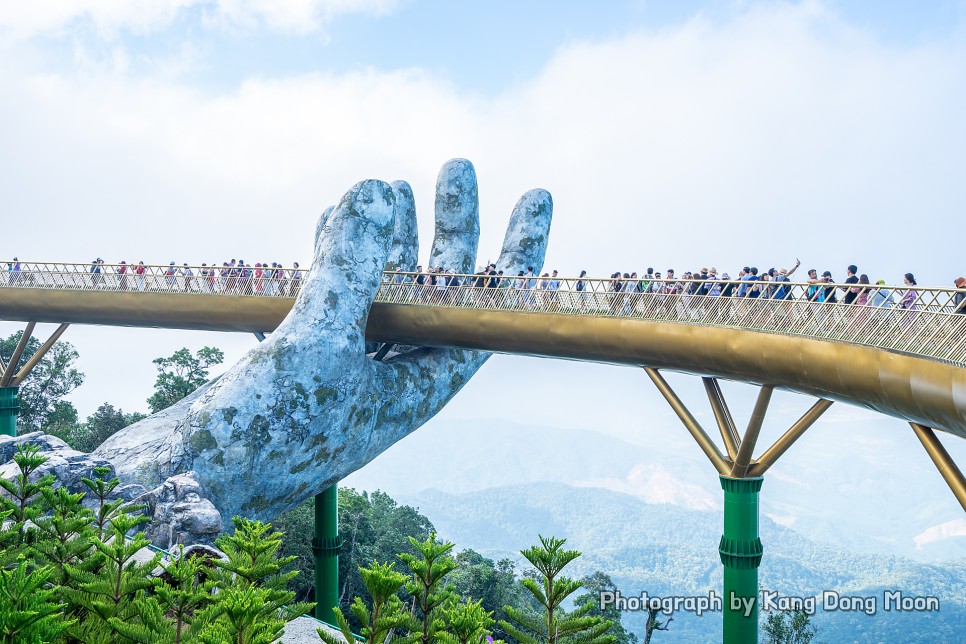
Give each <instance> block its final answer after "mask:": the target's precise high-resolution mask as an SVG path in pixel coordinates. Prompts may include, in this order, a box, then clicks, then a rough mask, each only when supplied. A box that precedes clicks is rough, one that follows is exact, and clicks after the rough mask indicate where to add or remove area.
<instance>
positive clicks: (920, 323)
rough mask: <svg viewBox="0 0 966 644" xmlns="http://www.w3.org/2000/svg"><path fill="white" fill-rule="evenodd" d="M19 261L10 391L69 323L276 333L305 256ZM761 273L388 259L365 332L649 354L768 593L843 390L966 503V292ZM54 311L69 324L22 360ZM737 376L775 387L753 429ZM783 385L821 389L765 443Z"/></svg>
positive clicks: (474, 345)
mask: <svg viewBox="0 0 966 644" xmlns="http://www.w3.org/2000/svg"><path fill="white" fill-rule="evenodd" d="M13 268H14V265H13V264H10V265H9V270H8V271H7V273H6V274H5V275H4V276H3V278H2V283H0V319H2V320H9V321H23V322H26V323H27V331H26V333H24V336H23V339H22V341H21V343H20V346H18V347H17V349H16V350H15V355H14V356H12V358H11V360H10V364H8V365H0V368H2V369H3V375H2V377H0V387H3V388H7V389H9V388H11V387H13V386H16V385H17V384H18V383H19V382H21V381H22V380H23V378H24V377H25V376H26V375H27V373H29V371H30V369H31V368H32V366H33V365H35V364H36V362H37V361H38V360H39V359H40V357H41V356H42V355H43V353H44V352H45V351H46V350H47V349H49V347H50V346H51V345H52V344H53V343H54V342H55V341H56V340H57V338H59V337H60V335H61V333H63V331H64V330H65V329H66V328H67V325H69V324H99V325H118V326H133V327H156V328H167V329H196V330H210V331H235V332H251V333H255V334H257V335H259V336H262V335H263V334H265V333H270V332H271V331H273V330H274V329H275V328H276V327H277V326H278V325H279V323H280V322H281V321H282V320H283V319H284V318H285V316H286V315H287V314H288V312H289V311H290V310H291V308H292V306H293V303H294V301H295V297H296V296H297V294H298V291H299V288H300V285H301V283H302V278H303V277H304V274H303V273H301V272H299V271H293V270H281V269H280V270H277V271H273V272H265V273H261V274H259V273H251V274H249V273H244V272H240V271H232V270H230V269H229V270H226V269H224V268H222V267H207V266H201V267H198V266H192V267H180V268H175V267H173V266H146V267H143V269H142V268H139V267H136V266H133V265H114V266H100V267H99V268H97V270H96V271H95V272H91V269H92V266H91V265H87V264H56V263H43V264H40V263H19V264H17V265H16V268H18V269H19V270H13ZM136 271H140V272H136ZM755 284H757V294H758V297H733V296H727V295H726V293H728V292H729V291H731V292H733V293H734V294H737V293H739V292H740V291H741V289H742V286H743V285H744V286H745V287H746V288H747V287H748V285H749V283H748V282H741V281H734V282H728V281H721V280H714V281H713V283H712V282H705V281H701V280H698V281H697V282H695V281H685V280H643V279H642V280H633V281H629V280H610V279H586V278H579V279H578V278H567V279H563V278H561V279H556V278H553V279H551V278H547V277H536V276H533V277H531V276H527V277H526V278H522V279H521V278H519V277H501V278H499V279H495V278H492V277H487V276H482V275H445V278H443V276H442V275H439V274H437V275H435V276H432V275H430V274H417V273H405V272H398V271H397V272H387V273H385V274H384V275H383V280H382V283H381V286H380V288H379V291H378V293H377V295H376V298H375V301H374V303H373V305H372V308H371V311H370V314H369V318H368V324H367V328H366V337H367V340H369V341H372V342H379V343H382V345H381V347H378V349H377V350H375V351H374V352H373V357H374V358H375V359H383V358H384V357H385V356H386V355H387V354H388V353H389V352H390V351H391V350H392V349H393V347H396V346H413V345H415V346H427V347H441V348H463V349H474V350H482V351H492V352H498V353H507V354H515V355H529V356H540V357H547V358H562V359H568V360H581V361H590V362H600V363H609V364H616V365H628V366H635V367H641V368H643V369H644V370H645V371H646V373H647V374H648V376H649V377H650V379H651V380H652V381H653V383H654V384H655V386H656V387H657V388H658V390H659V391H660V392H661V394H662V395H663V396H664V397H665V399H666V400H667V401H668V403H669V404H670V406H671V408H672V409H673V410H674V412H675V413H676V414H677V416H678V417H679V418H680V420H681V422H682V423H683V424H684V426H685V427H686V429H687V430H688V432H689V433H690V434H691V435H692V436H693V438H694V439H695V441H696V442H697V444H698V446H699V447H700V448H701V450H702V451H703V452H704V454H705V455H706V456H707V458H708V459H709V461H710V462H711V464H712V465H713V466H714V468H715V470H716V471H717V472H718V473H719V475H720V477H721V481H722V488H723V489H724V492H725V530H724V533H725V534H724V536H723V537H722V541H721V543H720V544H719V552H720V555H721V560H722V563H723V564H724V565H725V589H726V591H727V590H728V589H729V588H730V589H737V591H738V594H742V595H744V594H749V595H750V596H755V594H756V592H757V568H758V565H759V563H760V560H761V556H762V549H761V542H760V540H759V539H758V535H757V531H758V528H757V507H758V500H757V494H758V490H759V489H760V486H761V480H762V479H761V476H762V475H763V474H764V473H765V472H766V471H767V470H768V468H769V467H770V466H771V465H773V464H774V463H775V462H776V461H777V459H778V458H779V457H780V456H781V455H782V454H784V453H785V452H786V451H787V450H788V449H789V448H790V447H791V446H792V445H793V444H794V443H795V441H796V440H797V439H798V438H799V437H801V436H802V435H803V434H804V433H805V432H806V431H807V429H808V428H809V427H810V426H811V425H812V424H813V423H814V422H815V421H816V420H818V418H819V417H820V416H821V415H822V414H823V413H824V411H825V410H826V409H828V408H829V406H831V405H832V404H833V402H835V401H839V402H844V403H848V404H851V405H857V406H860V407H865V408H867V409H871V410H874V411H877V412H879V413H882V414H885V415H888V416H891V417H894V418H898V419H901V420H903V421H905V422H908V423H909V424H910V426H911V427H912V430H913V431H914V432H915V434H916V436H917V437H918V438H919V440H920V441H921V442H922V444H923V446H924V447H925V449H926V452H927V454H928V455H929V457H930V458H931V459H932V461H933V462H934V464H935V465H936V467H937V468H938V469H939V472H940V474H941V475H942V476H943V478H944V479H945V481H946V483H947V484H948V485H949V488H950V489H951V490H952V492H953V494H954V495H955V496H956V498H957V499H958V501H959V503H960V504H961V505H962V506H963V508H964V510H966V478H964V476H963V474H962V472H961V471H960V470H959V468H958V467H957V466H956V464H955V463H954V462H953V460H952V458H951V457H950V455H949V454H948V452H947V451H946V450H945V448H944V447H943V445H942V443H941V442H940V440H939V438H938V437H937V436H936V431H937V430H938V431H940V432H945V433H947V434H952V435H953V436H957V437H959V438H966V315H962V314H960V313H958V312H957V311H958V310H961V309H962V308H963V304H964V302H963V296H964V295H966V292H964V291H957V290H954V289H943V288H922V287H918V286H915V287H911V288H912V289H914V290H913V291H912V292H910V291H909V288H910V287H906V286H902V287H890V286H878V285H861V286H857V285H854V284H849V285H844V284H822V285H821V286H819V287H818V288H820V289H825V290H827V291H829V292H837V293H838V294H839V297H840V298H841V296H842V295H843V294H844V293H845V292H846V290H847V289H850V288H853V289H854V288H864V289H867V290H866V293H865V295H866V297H865V298H862V301H866V302H867V303H866V304H864V305H856V304H844V303H842V302H841V301H839V302H830V301H822V302H820V301H817V299H816V298H815V297H814V296H813V293H814V291H815V288H816V286H815V285H814V284H805V283H789V282H757V283H755ZM702 287H704V288H702ZM900 302H901V303H902V304H903V305H904V306H900ZM38 322H50V323H57V324H59V325H60V326H59V327H58V328H57V330H56V331H55V332H54V334H53V335H52V336H51V338H49V339H48V341H47V342H46V343H45V344H44V345H43V347H42V348H41V350H40V351H38V352H37V354H35V355H34V356H33V358H31V360H30V361H29V362H28V363H27V364H25V365H24V366H23V367H21V368H20V369H19V370H17V369H16V368H15V367H16V365H17V364H18V361H19V359H20V357H21V356H20V354H21V352H22V351H23V348H24V346H25V345H26V341H27V337H28V336H29V335H30V333H32V331H33V329H34V325H35V324H36V323H38ZM663 370H668V371H676V372H684V373H689V374H694V375H696V376H700V377H701V378H702V380H703V383H704V386H705V389H706V392H707V395H708V400H709V404H710V406H711V409H712V411H713V415H714V418H715V424H716V425H717V430H718V433H719V434H720V438H721V440H720V443H718V442H716V440H714V439H712V437H711V435H710V434H709V433H708V431H706V429H705V428H704V427H702V425H701V424H700V423H699V422H698V421H697V419H696V418H695V417H694V415H693V414H692V413H691V411H690V410H689V409H688V408H687V407H686V406H685V405H684V404H683V403H682V401H681V400H680V399H679V398H678V396H677V395H676V393H675V392H674V391H673V390H672V389H671V387H670V386H669V385H668V383H667V381H666V380H665V379H664V377H663V375H662V374H661V371H663ZM720 379H726V380H733V381H740V382H745V383H752V384H756V385H758V386H759V387H760V388H759V393H758V398H757V402H756V404H755V407H754V410H753V411H752V414H751V418H750V420H749V421H748V423H747V426H746V427H745V429H744V431H743V432H742V433H740V434H739V432H738V427H737V425H736V423H735V421H734V419H733V418H732V416H731V413H730V410H729V408H728V404H727V402H726V400H725V399H724V396H723V395H722V391H721V388H720V386H719V380H720ZM775 389H784V390H789V391H794V392H799V393H802V394H806V395H809V396H812V397H814V398H816V399H817V400H816V402H815V403H814V404H813V405H812V406H811V408H810V409H809V410H808V411H806V412H805V414H804V415H803V416H802V417H801V418H800V419H799V420H798V421H796V422H795V423H794V424H792V426H791V427H789V428H788V429H787V431H785V432H784V434H783V435H782V436H781V437H780V438H779V439H778V440H777V441H775V443H774V444H772V445H771V446H769V447H767V448H766V449H764V450H763V451H762V452H761V453H760V454H759V455H758V456H757V457H756V456H755V451H756V447H757V441H758V437H759V434H760V431H761V427H762V422H763V420H764V417H765V413H766V411H767V408H768V404H769V401H770V399H771V395H772V392H773V391H774V390H775ZM2 391H4V389H0V392H2ZM0 407H3V402H2V401H0ZM2 412H3V409H0V413H2ZM15 413H16V412H15V411H14V414H15ZM726 605H727V601H726ZM724 619H725V635H726V639H728V640H729V641H744V639H743V638H746V639H749V641H751V639H752V638H753V633H752V630H753V629H756V628H757V627H756V626H755V625H753V624H751V623H750V622H749V620H748V618H747V616H745V617H744V618H742V616H741V615H739V614H733V612H729V611H728V610H727V609H726V611H725V616H724ZM729 620H730V621H731V622H732V624H731V625H730V626H729ZM754 632H755V633H756V632H757V631H756V630H755V631H754ZM754 637H756V636H754Z"/></svg>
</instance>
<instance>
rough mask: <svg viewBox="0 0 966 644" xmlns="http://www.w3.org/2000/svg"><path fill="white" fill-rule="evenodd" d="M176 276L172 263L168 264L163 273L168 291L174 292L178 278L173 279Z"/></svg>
mask: <svg viewBox="0 0 966 644" xmlns="http://www.w3.org/2000/svg"><path fill="white" fill-rule="evenodd" d="M176 274H177V269H176V268H175V265H174V262H171V263H170V264H168V268H167V270H166V271H165V272H164V277H165V281H167V283H168V290H169V291H173V290H175V284H177V281H178V278H177V277H175V275H176Z"/></svg>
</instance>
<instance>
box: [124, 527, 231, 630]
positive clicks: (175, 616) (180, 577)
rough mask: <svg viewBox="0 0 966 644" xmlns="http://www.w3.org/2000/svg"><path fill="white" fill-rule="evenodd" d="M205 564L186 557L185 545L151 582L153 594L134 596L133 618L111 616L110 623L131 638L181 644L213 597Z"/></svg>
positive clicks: (212, 583) (201, 560)
mask: <svg viewBox="0 0 966 644" xmlns="http://www.w3.org/2000/svg"><path fill="white" fill-rule="evenodd" d="M207 570H208V566H207V564H206V560H205V559H204V558H203V557H185V554H184V546H180V550H179V551H178V553H177V555H175V556H174V559H173V560H172V562H171V563H170V564H169V565H168V567H167V568H166V569H165V572H166V573H167V574H166V575H165V576H164V577H162V579H161V582H160V583H158V584H157V585H156V586H154V589H153V594H146V593H142V594H141V595H140V596H138V597H137V598H135V600H134V609H135V612H136V613H137V615H138V620H137V621H136V622H127V623H125V622H122V621H121V620H118V619H116V618H111V619H110V620H109V621H110V624H111V626H112V627H113V628H114V629H115V630H116V631H117V632H118V633H120V634H121V635H123V636H124V637H126V638H128V639H129V640H131V641H132V642H139V643H143V644H155V643H157V642H171V643H172V644H183V643H186V642H190V641H194V640H195V637H194V636H195V635H196V631H197V630H199V629H197V628H192V624H193V622H194V621H195V615H196V614H197V613H199V612H200V611H201V610H202V609H204V607H205V606H207V605H208V604H210V603H211V602H212V601H214V600H215V598H214V597H213V596H212V594H211V591H212V590H213V589H214V587H215V584H214V582H212V581H210V580H207V579H205V577H206V572H207Z"/></svg>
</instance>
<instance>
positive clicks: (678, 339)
mask: <svg viewBox="0 0 966 644" xmlns="http://www.w3.org/2000/svg"><path fill="white" fill-rule="evenodd" d="M165 268H166V267H158V269H157V270H162V269H165ZM78 273H79V272H78V271H73V272H71V271H62V272H54V273H53V274H52V272H49V271H48V272H44V271H39V270H34V271H29V272H26V271H22V274H21V275H18V276H16V277H17V279H16V280H15V281H14V280H12V279H11V280H9V281H7V280H5V281H4V284H3V285H0V319H5V320H22V321H37V322H56V323H80V324H106V325H120V326H138V327H142V326H143V327H159V328H176V329H202V330H213V331H248V332H269V331H272V330H273V329H275V328H276V327H277V326H278V324H279V323H280V322H281V321H282V320H283V319H284V317H285V316H286V315H287V314H288V312H289V311H290V310H291V307H292V305H293V302H294V298H293V297H292V294H293V292H295V291H297V288H298V285H299V284H300V281H299V279H301V276H299V278H298V279H295V280H292V279H291V278H287V279H279V280H278V281H277V282H276V283H266V284H262V285H261V286H262V288H259V284H258V283H256V282H254V281H248V282H243V281H242V280H240V279H239V280H238V281H235V282H234V283H231V282H226V281H222V280H221V278H220V277H219V278H217V280H215V279H212V280H210V281H209V280H202V279H201V278H200V277H197V276H195V277H193V278H189V279H187V280H186V279H185V278H184V276H173V277H175V279H173V280H168V279H167V278H166V277H165V276H163V275H161V276H160V277H161V279H158V277H159V276H157V275H155V276H154V277H152V278H151V279H152V281H151V283H147V284H144V285H143V288H144V290H143V291H142V290H141V286H140V285H139V284H138V283H137V282H135V281H134V278H133V277H131V276H128V279H126V280H123V281H122V279H121V276H118V275H116V274H109V275H102V276H101V277H99V278H98V277H92V276H91V275H90V274H89V273H87V272H86V271H85V272H83V273H80V274H79V276H78ZM28 275H29V277H28ZM65 275H66V276H67V277H65ZM476 279H478V277H470V276H468V277H467V278H466V279H465V280H464V282H463V283H475V282H474V280H476ZM403 280H404V278H403V277H401V276H399V275H398V274H387V276H386V278H385V281H384V283H383V285H382V287H381V288H380V291H379V293H378V295H377V297H376V301H375V303H374V304H373V308H372V311H371V313H370V317H369V324H368V327H367V331H366V335H367V337H368V338H370V339H372V340H378V341H383V342H394V343H400V344H415V345H422V346H434V347H459V348H467V349H480V350H488V351H496V352H502V353H512V354H520V355H534V356H544V357H554V358H564V359H573V360H585V361H595V362H605V363H611V364H623V365H633V366H651V367H659V368H665V369H672V370H679V371H686V372H691V373H698V374H702V375H711V376H717V377H723V378H728V379H733V380H739V381H745V382H756V383H767V384H771V385H774V386H777V387H781V388H785V389H789V390H794V391H800V392H804V393H808V394H811V395H815V396H819V397H823V398H830V399H834V400H840V401H844V402H849V403H851V404H857V405H861V406H864V407H867V408H869V409H874V410H877V411H879V412H882V413H885V414H888V415H890V416H894V417H897V418H902V419H904V420H908V421H913V422H917V423H921V424H924V425H927V426H930V427H935V428H938V429H943V430H945V431H948V432H951V433H953V434H956V435H958V436H960V437H964V438H966V315H958V314H955V313H954V312H953V311H954V306H955V304H956V303H957V299H956V294H957V292H956V291H952V290H949V289H917V294H916V299H915V303H914V306H915V308H910V309H900V308H896V307H891V308H884V307H878V306H868V305H867V306H855V305H843V304H840V303H839V304H833V303H818V302H814V301H809V300H807V299H805V298H804V296H805V295H806V294H807V292H808V291H807V289H808V285H806V284H791V285H789V284H787V283H786V284H785V285H783V286H786V287H787V288H788V289H789V291H788V295H789V299H776V298H774V297H772V298H766V297H758V298H737V297H722V296H714V295H705V296H702V295H688V294H686V293H682V292H680V291H679V292H673V290H674V289H675V288H677V286H678V285H679V283H678V282H673V283H669V282H651V283H649V284H648V286H647V289H646V290H645V291H644V292H639V291H637V290H633V291H629V292H614V290H613V288H614V287H613V285H614V282H613V281H611V280H582V282H583V283H582V284H580V285H579V286H581V287H582V289H581V290H578V289H577V287H578V284H577V280H560V283H559V289H558V290H549V289H546V288H544V289H540V288H533V289H528V288H513V286H514V285H515V280H514V281H513V282H510V281H509V280H508V281H507V282H504V284H509V286H508V287H506V288H486V287H480V288H477V287H471V286H459V287H444V286H442V285H428V284H417V283H416V282H406V281H403ZM541 281H542V278H541ZM540 285H541V284H540V282H537V284H536V286H538V287H539V286H540ZM543 285H544V286H549V284H543ZM654 285H660V288H654ZM266 286H268V288H265V287H266ZM686 286H687V285H685V287H686ZM715 286H718V287H719V288H720V287H723V286H724V284H723V283H720V284H717V285H715ZM765 288H766V289H772V290H771V291H767V290H766V291H764V293H765V294H769V295H773V296H774V295H781V293H778V292H777V290H776V289H777V288H779V287H778V286H777V285H776V284H775V283H771V284H768V285H766V286H765ZM890 290H891V289H890ZM239 293H246V294H239ZM249 293H250V294H249ZM840 293H841V291H840ZM895 301H898V298H895Z"/></svg>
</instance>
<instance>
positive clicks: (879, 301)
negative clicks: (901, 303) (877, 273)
mask: <svg viewBox="0 0 966 644" xmlns="http://www.w3.org/2000/svg"><path fill="white" fill-rule="evenodd" d="M875 285H876V287H877V288H875V290H873V292H872V297H871V298H870V300H869V303H870V305H871V306H876V307H880V308H883V309H888V308H891V307H892V305H893V304H894V303H895V301H894V300H893V298H892V291H891V290H890V289H887V288H882V286H884V285H885V280H876V281H875Z"/></svg>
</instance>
